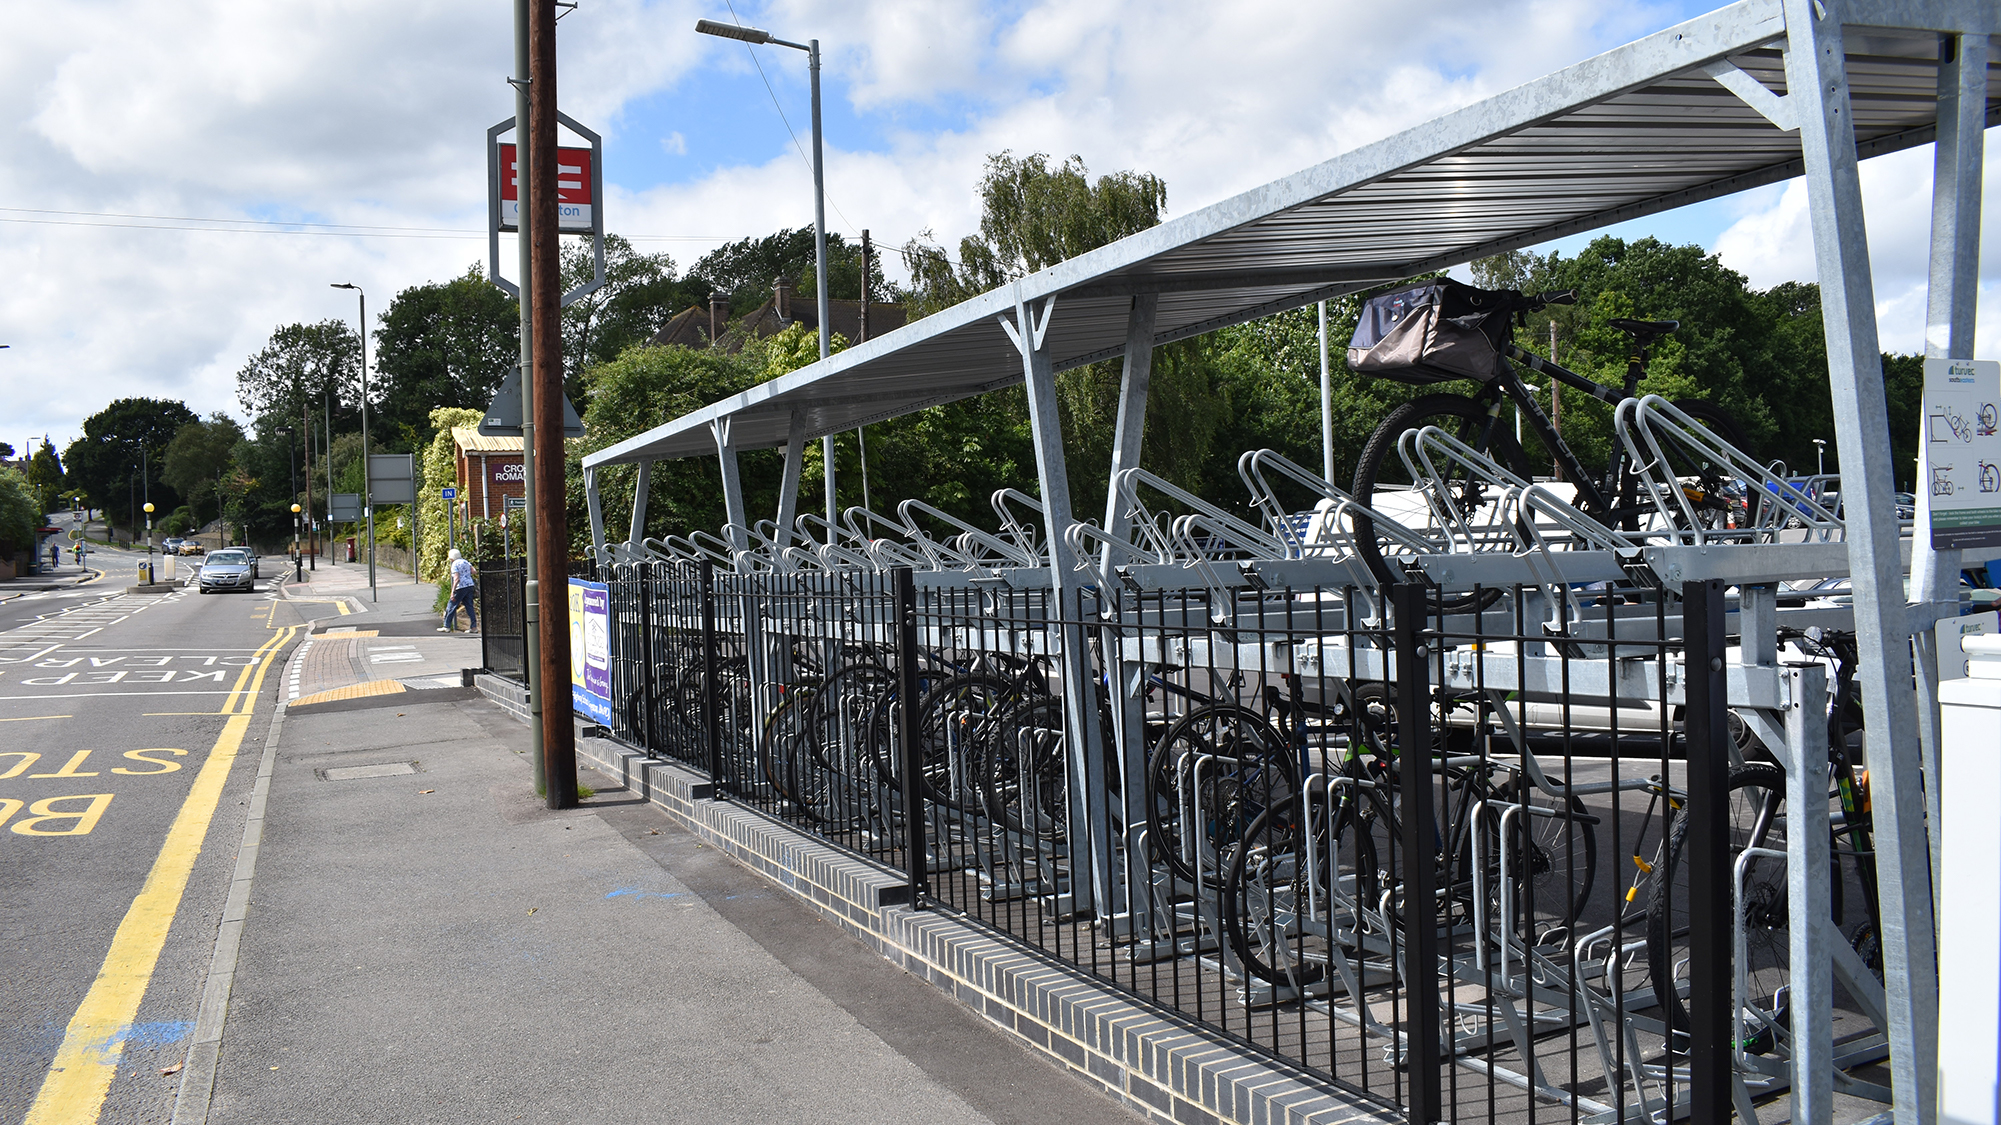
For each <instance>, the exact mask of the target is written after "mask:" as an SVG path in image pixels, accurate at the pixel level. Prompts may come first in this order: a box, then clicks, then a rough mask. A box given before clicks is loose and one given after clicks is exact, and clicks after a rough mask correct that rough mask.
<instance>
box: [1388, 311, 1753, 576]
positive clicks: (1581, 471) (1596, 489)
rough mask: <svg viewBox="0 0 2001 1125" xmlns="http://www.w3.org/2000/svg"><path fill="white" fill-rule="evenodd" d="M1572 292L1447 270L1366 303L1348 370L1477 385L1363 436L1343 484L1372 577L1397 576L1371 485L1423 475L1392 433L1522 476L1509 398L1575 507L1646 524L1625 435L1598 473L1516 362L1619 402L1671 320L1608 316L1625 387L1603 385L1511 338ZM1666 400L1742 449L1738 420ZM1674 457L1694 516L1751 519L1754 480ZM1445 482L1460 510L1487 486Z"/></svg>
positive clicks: (1623, 522)
mask: <svg viewBox="0 0 2001 1125" xmlns="http://www.w3.org/2000/svg"><path fill="white" fill-rule="evenodd" d="M1576 301H1577V294H1576V292H1575V291H1574V290H1565V291H1562V292H1554V293H1541V294H1534V295H1527V294H1523V293H1520V292H1517V291H1515V290H1512V289H1499V290H1484V289H1476V288H1474V287H1473V286H1470V285H1464V284H1461V283H1460V282H1456V281H1453V280H1451V279H1450V278H1437V279H1434V280H1431V281H1426V282H1422V283H1420V284H1417V285H1413V286H1406V287H1404V288H1402V289H1398V290H1393V291H1391V292H1388V293H1384V294H1381V295H1379V296H1377V297H1374V298H1371V299H1370V300H1369V302H1368V303H1367V305H1366V306H1365V307H1364V312H1363V317H1362V321H1361V323H1360V324H1359V325H1358V326H1357V328H1356V332H1355V337H1354V340H1353V341H1352V343H1351V344H1350V347H1349V351H1348V355H1349V363H1350V366H1352V367H1353V368H1354V369H1355V370H1356V371H1358V372H1370V373H1376V374H1381V375H1383V376H1385V377H1387V378H1392V379H1396V380H1398V381H1399V382H1405V383H1411V384H1414V385H1428V384H1433V383H1442V382H1450V381H1456V380H1465V379H1470V380H1473V381H1475V382H1477V383H1479V384H1480V389H1479V390H1478V391H1477V392H1476V393H1474V394H1471V395H1464V394H1454V393H1439V394H1429V395H1424V396H1422V397H1419V398H1416V399H1412V400H1411V401H1409V402H1406V403H1404V404H1402V405H1401V406H1398V407H1397V408H1396V409H1394V410H1392V411H1390V413H1389V414H1388V416H1386V417H1385V418H1384V419H1383V420H1382V422H1381V423H1380V424H1379V425H1377V427H1376V428H1375V430H1374V431H1373V432H1372V433H1371V434H1370V435H1369V440H1368V442H1367V443H1366V444H1365V445H1364V446H1363V449H1362V455H1361V457H1360V459H1359V460H1358V461H1357V462H1356V465H1355V479H1354V485H1353V488H1351V489H1350V491H1351V492H1352V493H1353V494H1354V496H1355V499H1356V500H1358V501H1360V502H1361V504H1363V505H1364V507H1363V508H1362V509H1360V510H1358V511H1356V512H1355V514H1354V516H1353V519H1354V526H1355V547H1356V551H1357V553H1358V554H1359V555H1360V556H1361V557H1362V560H1363V562H1365V563H1366V564H1367V565H1368V567H1369V569H1370V570H1371V571H1372V572H1373V573H1374V574H1375V575H1376V577H1377V578H1378V579H1379V580H1381V581H1383V582H1393V581H1396V580H1397V579H1398V577H1399V576H1398V575H1397V574H1396V573H1395V572H1394V571H1392V570H1391V568H1390V566H1389V565H1388V563H1387V562H1386V560H1385V559H1384V549H1385V547H1386V546H1388V545H1389V541H1388V540H1387V539H1386V538H1385V537H1383V536H1379V535H1377V534H1376V532H1375V522H1374V520H1373V518H1372V517H1371V515H1370V514H1369V513H1370V506H1374V505H1376V504H1377V503H1378V496H1379V494H1380V493H1386V492H1388V491H1391V490H1393V489H1396V488H1397V487H1398V486H1403V487H1409V486H1412V485H1416V484H1419V483H1421V482H1419V481H1416V480H1414V479H1412V474H1411V473H1410V471H1409V468H1408V466H1406V465H1405V464H1404V463H1403V461H1402V459H1401V458H1400V457H1398V456H1396V455H1395V450H1396V448H1397V444H1398V442H1399V440H1400V439H1401V438H1402V437H1403V435H1404V434H1405V433H1407V432H1409V431H1412V430H1419V429H1422V428H1424V427H1426V426H1436V427H1437V428H1438V429H1440V430H1442V431H1443V432H1445V433H1447V434H1449V435H1451V436H1452V437H1454V438H1456V439H1457V440H1459V441H1460V442H1462V443H1464V444H1465V445H1467V446H1470V447H1471V448H1472V449H1473V450H1475V451H1476V452H1478V453H1480V454H1483V455H1484V456H1486V457H1487V458H1489V459H1491V460H1492V461H1494V462H1496V463H1498V464H1499V465H1500V466H1501V467H1503V468H1505V469H1507V470H1508V471H1510V472H1512V473H1514V474H1515V475H1517V476H1519V477H1521V478H1522V479H1524V480H1528V479H1532V476H1533V473H1532V470H1531V469H1530V466H1529V460H1528V457H1527V455H1526V454H1525V453H1524V452H1523V450H1522V447H1521V445H1520V444H1519V443H1518V442H1517V441H1516V440H1515V436H1514V434H1513V433H1512V432H1511V431H1510V430H1509V429H1508V428H1507V427H1504V426H1501V425H1500V424H1499V423H1500V420H1501V412H1502V407H1503V406H1504V404H1506V403H1509V402H1512V403H1514V405H1515V408H1516V410H1517V411H1518V412H1519V413H1520V416H1521V418H1522V419H1523V420H1524V421H1525V422H1526V423H1527V424H1528V428H1529V430H1530V432H1532V433H1534V434H1535V436H1536V437H1537V439H1538V440H1540V441H1541V442H1542V444H1543V446H1544V448H1545V449H1546V450H1548V451H1549V454H1550V457H1551V459H1552V460H1553V461H1554V463H1555V465H1556V467H1557V470H1558V472H1559V473H1560V474H1561V476H1562V477H1563V479H1565V480H1566V481H1569V482H1571V483H1572V484H1573V485H1575V486H1576V489H1577V500H1576V507H1577V508H1579V509H1580V510H1581V511H1583V512H1584V514H1586V515H1588V516H1591V517H1592V518H1594V519H1596V520H1598V521H1599V522H1601V523H1603V524H1604V525H1605V526H1607V527H1611V528H1618V529H1621V530H1628V531H1631V530H1639V529H1641V528H1643V527H1644V526H1645V524H1646V523H1647V521H1648V520H1649V519H1650V518H1652V517H1655V516H1658V515H1659V514H1660V511H1659V509H1658V507H1656V506H1655V505H1654V504H1653V503H1652V502H1651V501H1649V500H1647V499H1643V498H1642V497H1641V496H1640V490H1639V483H1640V477H1639V472H1638V469H1639V467H1638V466H1635V465H1634V464H1633V463H1632V461H1631V457H1630V455H1629V453H1628V451H1627V450H1626V448H1625V446H1624V445H1623V444H1622V443H1615V444H1614V448H1613V452H1612V457H1611V460H1610V462H1609V463H1608V464H1607V465H1606V468H1605V472H1604V473H1603V474H1602V475H1599V474H1594V473H1592V472H1591V471H1590V470H1589V469H1587V468H1585V466H1584V465H1583V463H1582V462H1581V461H1579V459H1578V457H1577V454H1576V452H1575V451H1574V450H1572V449H1571V448H1570V446H1569V444H1568V443H1566V442H1565V441H1564V440H1563V436H1562V435H1561V434H1560V433H1558V431H1557V429H1556V427H1555V425H1554V424H1553V423H1552V422H1551V421H1550V420H1549V416H1548V415H1547V414H1545V413H1544V412H1543V409H1542V407H1541V406H1540V405H1539V404H1538V403H1537V402H1536V400H1535V395H1534V393H1533V389H1532V388H1531V387H1529V386H1528V384H1526V383H1525V382H1523V380H1522V376H1521V374H1520V368H1524V367H1525V368H1528V369H1529V370H1532V371H1535V372H1537V373H1538V374H1541V375H1544V376H1546V377H1548V378H1549V379H1550V380H1551V382H1552V384H1556V383H1561V384H1563V385H1565V386H1569V387H1573V388H1575V389H1577V390H1580V391H1582V392H1584V393H1585V394H1588V395H1590V396H1591V397H1593V398H1595V399H1598V400H1599V401H1601V402H1604V403H1606V404H1608V405H1610V406H1613V407H1615V408H1616V407H1618V405H1619V404H1620V403H1622V402H1624V401H1626V400H1627V399H1630V398H1633V397H1634V395H1635V394H1636V393H1637V392H1638V390H1639V385H1640V382H1641V380H1642V379H1644V378H1645V377H1646V370H1647V362H1648V359H1649V358H1650V354H1651V353H1650V351H1649V349H1650V347H1651V346H1652V345H1653V344H1654V343H1655V342H1656V341H1658V340H1659V339H1661V338H1662V337H1663V336H1666V335H1668V334H1669V333H1671V332H1673V331H1675V330H1676V329H1677V328H1679V327H1680V326H1681V325H1680V322H1679V321H1673V320H1634V319H1629V318H1623V317H1622V318H1619V319H1615V320H1613V321H1612V322H1611V325H1612V327H1614V328H1616V329H1618V330H1619V331H1621V332H1624V333H1625V334H1626V335H1627V336H1628V337H1630V338H1631V341H1632V351H1631V353H1630V355H1629V357H1628V359H1627V363H1626V377H1625V381H1624V385H1623V386H1622V387H1608V386H1606V385H1604V384H1603V383H1599V382H1597V381H1596V380H1593V379H1591V378H1588V377H1586V376H1583V375H1579V374H1577V373H1576V372H1574V371H1571V370H1569V369H1567V368H1564V367H1561V366H1559V365H1558V364H1556V363H1555V362H1554V361H1552V360H1549V359H1545V358H1543V357H1542V356H1538V355H1536V354H1534V353H1532V352H1530V351H1528V350H1527V349H1525V348H1523V347H1521V346H1519V345H1517V344H1516V343H1515V342H1514V341H1513V339H1512V331H1511V329H1512V326H1513V324H1514V322H1515V320H1516V319H1517V318H1518V317H1521V316H1525V315H1526V314H1528V313H1532V312H1538V311H1541V310H1542V309H1544V308H1547V307H1549V306H1552V305H1570V304H1575V303H1576ZM1673 405H1674V406H1675V408H1676V409H1678V410H1680V411H1682V412H1683V413H1684V414H1686V415H1687V416H1688V417H1689V418H1691V419H1694V420H1695V421H1696V422H1698V423H1700V424H1701V425H1703V426H1704V427H1706V428H1708V429H1709V430H1710V431H1711V432H1712V433H1714V434H1715V435H1716V436H1717V437H1719V438H1721V439H1723V441H1724V442H1726V443H1728V444H1729V445H1731V446H1734V447H1735V448H1736V449H1738V450H1740V451H1743V450H1746V449H1747V448H1748V442H1747V441H1746V439H1745V437H1744V432H1743V429H1742V427H1740V426H1738V424H1737V422H1736V420H1735V419H1733V418H1731V417H1730V415H1729V414H1728V413H1726V412H1725V411H1723V410H1722V409H1720V408H1718V407H1716V406H1714V405H1712V404H1710V403H1707V402H1702V401H1699V400H1688V401H1682V402H1676V403H1674V404H1673ZM1674 455H1675V456H1678V457H1679V458H1681V460H1680V461H1679V462H1677V463H1675V464H1672V465H1670V466H1668V468H1669V470H1670V471H1671V472H1672V475H1673V476H1674V477H1676V478H1677V479H1679V480H1681V481H1682V482H1683V485H1682V489H1683V492H1684V494H1685V495H1686V496H1687V497H1688V498H1689V499H1690V500H1691V501H1692V506H1693V509H1694V510H1695V511H1696V512H1697V513H1698V515H1697V519H1698V520H1699V521H1701V522H1702V524H1703V526H1705V527H1727V526H1729V525H1730V524H1732V523H1733V522H1734V521H1735V520H1736V519H1737V518H1738V516H1739V514H1740V513H1742V514H1743V515H1744V516H1745V517H1746V518H1747V520H1748V516H1749V513H1748V512H1747V511H1746V508H1747V507H1748V505H1749V504H1752V503H1755V502H1756V499H1757V492H1758V491H1759V490H1750V489H1746V488H1744V487H1743V483H1742V482H1741V481H1739V480H1735V479H1734V478H1732V477H1731V475H1730V473H1729V467H1728V466H1727V465H1721V464H1717V463H1715V462H1714V461H1711V460H1709V459H1706V458H1702V457H1700V455H1698V454H1693V453H1690V452H1688V451H1686V450H1681V449H1679V448H1678V449H1677V450H1676V451H1675V454H1674ZM1442 483H1444V484H1445V486H1446V488H1447V489H1448V491H1449V492H1450V493H1451V495H1452V498H1453V499H1454V500H1455V501H1456V502H1458V503H1459V504H1460V505H1461V506H1462V508H1463V509H1464V510H1467V511H1472V510H1476V509H1478V508H1479V507H1480V506H1481V505H1482V504H1483V503H1485V502H1487V501H1488V499H1489V497H1488V492H1489V490H1490V489H1491V488H1492V487H1493V486H1492V485H1491V484H1490V483H1489V482H1487V481H1484V480H1481V479H1479V478H1477V477H1476V476H1475V475H1473V474H1472V473H1471V472H1470V471H1464V470H1462V471H1461V474H1460V475H1459V476H1458V477H1457V478H1456V479H1453V480H1449V481H1445V482H1442ZM1673 518H1677V519H1682V518H1685V517H1682V516H1679V515H1675V516H1674V517H1673Z"/></svg>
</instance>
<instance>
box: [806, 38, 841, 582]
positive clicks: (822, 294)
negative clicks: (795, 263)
mask: <svg viewBox="0 0 2001 1125" xmlns="http://www.w3.org/2000/svg"><path fill="white" fill-rule="evenodd" d="M806 43H807V49H806V69H807V71H808V72H809V73H810V74H811V76H812V87H813V288H814V290H815V299H816V301H817V303H818V304H819V314H820V358H821V359H826V358H827V357H828V356H829V355H831V354H833V347H832V340H831V337H830V336H829V333H830V332H832V330H833V328H832V326H831V325H829V324H828V323H827V176H826V166H825V164H824V162H823V158H822V155H821V133H820V41H819V40H818V39H809V40H807V41H806ZM820 460H821V462H822V463H823V464H824V466H825V469H826V474H827V523H828V525H829V526H828V528H827V544H828V545H829V546H832V545H833V542H834V530H833V526H832V525H833V524H834V522H835V521H834V517H835V515H836V513H837V509H836V506H835V504H834V435H832V434H828V435H826V436H825V437H823V438H821V439H820Z"/></svg>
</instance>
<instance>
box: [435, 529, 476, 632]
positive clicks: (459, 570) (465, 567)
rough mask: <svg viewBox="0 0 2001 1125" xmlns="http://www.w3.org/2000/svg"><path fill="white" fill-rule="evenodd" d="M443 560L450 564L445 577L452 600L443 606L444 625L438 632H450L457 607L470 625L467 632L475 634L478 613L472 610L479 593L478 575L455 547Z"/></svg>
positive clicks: (457, 611) (456, 616)
mask: <svg viewBox="0 0 2001 1125" xmlns="http://www.w3.org/2000/svg"><path fill="white" fill-rule="evenodd" d="M445 558H446V559H447V560H448V562H449V564H450V565H448V566H447V567H446V575H447V577H448V578H449V579H450V581H451V584H452V599H451V601H450V602H448V603H446V605H445V623H444V624H443V625H441V626H439V628H438V632H440V633H449V632H451V631H452V623H453V622H454V621H455V620H457V618H458V615H459V607H461V606H464V607H465V611H466V621H467V622H469V623H470V625H469V628H468V630H467V631H468V632H473V633H477V632H479V611H478V610H476V609H474V608H473V598H474V596H475V595H476V594H478V592H479V573H478V572H477V571H475V570H473V568H472V563H471V562H470V561H468V560H467V559H465V558H462V557H461V556H460V555H459V549H458V548H457V547H453V548H452V549H451V550H450V551H447V552H446V553H445Z"/></svg>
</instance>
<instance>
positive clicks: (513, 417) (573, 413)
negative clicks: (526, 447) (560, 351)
mask: <svg viewBox="0 0 2001 1125" xmlns="http://www.w3.org/2000/svg"><path fill="white" fill-rule="evenodd" d="M479 432H480V435H481V436H482V437H520V436H521V368H520V366H519V365H518V364H517V365H516V366H513V367H510V368H508V369H507V375H506V377H505V378H503V379H501V381H500V390H498V391H496V392H494V395H493V404H492V405H491V406H488V407H487V408H486V417H484V418H482V419H480V422H479ZM563 436H564V437H566V438H573V437H583V436H584V422H583V419H581V418H579V417H577V408H576V407H574V406H571V405H570V396H569V395H564V396H563Z"/></svg>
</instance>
